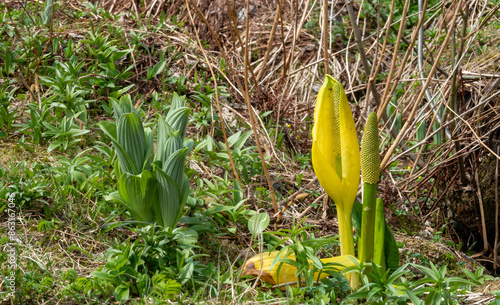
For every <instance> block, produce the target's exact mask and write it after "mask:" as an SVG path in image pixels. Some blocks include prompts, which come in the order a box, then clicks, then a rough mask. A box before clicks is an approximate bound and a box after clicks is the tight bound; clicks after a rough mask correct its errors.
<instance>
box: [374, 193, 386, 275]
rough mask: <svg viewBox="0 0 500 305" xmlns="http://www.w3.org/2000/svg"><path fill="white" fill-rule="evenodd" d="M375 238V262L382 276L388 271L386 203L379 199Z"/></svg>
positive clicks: (376, 212) (376, 209) (376, 208)
mask: <svg viewBox="0 0 500 305" xmlns="http://www.w3.org/2000/svg"><path fill="white" fill-rule="evenodd" d="M374 231H375V232H374V233H375V236H374V237H373V242H374V244H375V245H376V246H375V247H374V249H373V262H374V263H375V264H377V265H379V266H380V267H381V268H382V269H381V271H382V274H383V273H385V270H386V269H387V266H386V263H385V213H384V201H383V200H382V199H381V198H377V203H376V207H375V230H374Z"/></svg>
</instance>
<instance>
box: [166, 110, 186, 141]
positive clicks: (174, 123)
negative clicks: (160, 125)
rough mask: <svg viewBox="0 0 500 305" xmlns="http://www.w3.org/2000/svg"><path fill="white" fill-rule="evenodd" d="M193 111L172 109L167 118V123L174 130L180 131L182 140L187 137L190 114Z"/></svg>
mask: <svg viewBox="0 0 500 305" xmlns="http://www.w3.org/2000/svg"><path fill="white" fill-rule="evenodd" d="M190 112H191V109H189V108H188V107H178V108H175V109H170V111H169V112H168V114H167V117H166V118H165V122H166V123H167V124H168V125H169V126H170V127H171V128H172V129H173V130H178V131H179V134H180V136H181V137H182V138H184V136H185V135H186V127H187V123H188V118H189V113H190Z"/></svg>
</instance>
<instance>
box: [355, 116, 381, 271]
mask: <svg viewBox="0 0 500 305" xmlns="http://www.w3.org/2000/svg"><path fill="white" fill-rule="evenodd" d="M378 146H379V144H378V122H377V114H376V113H374V112H372V113H370V115H369V116H368V120H367V121H366V125H365V132H364V133H363V139H362V143H361V177H362V179H363V213H362V221H361V240H360V243H359V260H360V262H362V263H369V262H371V260H372V259H373V251H374V226H375V221H376V220H375V201H376V200H377V183H378V181H379V178H380V155H379V148H378ZM377 247H378V245H377Z"/></svg>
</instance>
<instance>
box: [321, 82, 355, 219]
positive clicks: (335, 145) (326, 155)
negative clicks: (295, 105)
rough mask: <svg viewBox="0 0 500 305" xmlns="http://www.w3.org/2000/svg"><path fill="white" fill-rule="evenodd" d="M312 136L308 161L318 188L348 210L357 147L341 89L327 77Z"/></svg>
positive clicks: (353, 193)
mask: <svg viewBox="0 0 500 305" xmlns="http://www.w3.org/2000/svg"><path fill="white" fill-rule="evenodd" d="M312 136H313V146H312V162H313V167H314V171H315V172H316V176H317V177H318V180H319V182H320V184H321V186H322V187H323V188H324V189H325V191H326V193H327V194H328V196H330V197H331V198H332V199H333V201H335V203H336V204H341V203H343V204H346V205H347V206H346V207H352V204H353V203H354V199H355V198H356V193H357V191H358V185H359V178H360V176H359V173H360V156H359V144H358V138H357V134H356V127H355V125H354V118H353V116H352V112H351V108H350V107H349V103H348V102H347V97H346V95H345V92H344V89H343V88H342V85H341V84H340V83H339V82H338V81H337V80H336V79H334V78H333V77H331V76H330V75H326V77H325V82H324V83H323V86H321V89H320V91H319V93H318V99H317V101H316V107H315V109H314V127H313V132H312ZM346 210H348V211H349V212H350V209H346Z"/></svg>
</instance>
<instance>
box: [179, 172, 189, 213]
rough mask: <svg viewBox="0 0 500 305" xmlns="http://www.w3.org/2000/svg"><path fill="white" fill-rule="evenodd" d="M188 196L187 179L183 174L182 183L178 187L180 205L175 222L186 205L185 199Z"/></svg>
mask: <svg viewBox="0 0 500 305" xmlns="http://www.w3.org/2000/svg"><path fill="white" fill-rule="evenodd" d="M188 196H189V179H188V176H187V175H186V174H184V181H183V183H182V187H180V197H181V203H180V205H179V214H178V215H177V221H179V218H181V216H182V211H183V210H184V206H185V205H186V202H187V199H188Z"/></svg>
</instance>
